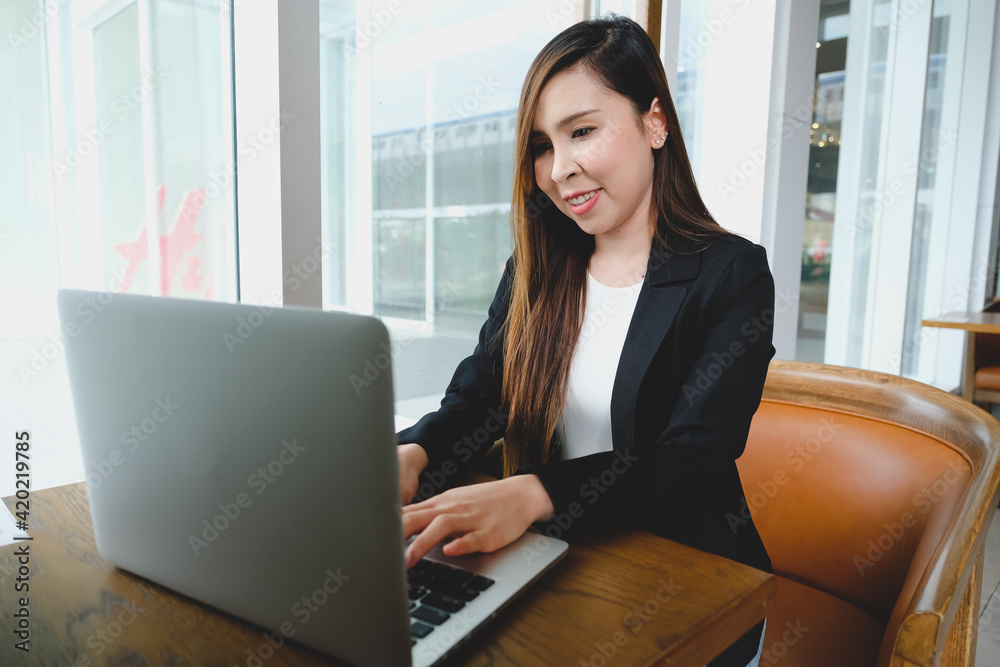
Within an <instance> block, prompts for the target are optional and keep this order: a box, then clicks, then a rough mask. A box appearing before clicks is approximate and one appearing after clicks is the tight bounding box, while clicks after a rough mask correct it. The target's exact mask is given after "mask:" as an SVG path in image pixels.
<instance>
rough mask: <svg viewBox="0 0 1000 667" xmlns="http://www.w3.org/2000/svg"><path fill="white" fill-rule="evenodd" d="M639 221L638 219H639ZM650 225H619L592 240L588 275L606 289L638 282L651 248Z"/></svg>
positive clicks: (651, 228) (651, 234)
mask: <svg viewBox="0 0 1000 667" xmlns="http://www.w3.org/2000/svg"><path fill="white" fill-rule="evenodd" d="M640 219H641V218H640ZM653 229H654V223H653V222H652V220H651V219H650V221H649V222H648V223H646V224H644V225H643V224H634V225H627V226H626V225H622V226H620V227H618V228H616V229H615V230H614V231H613V232H609V233H607V234H598V235H596V236H595V237H594V254H592V255H591V256H590V267H589V268H590V273H591V275H593V276H594V278H595V279H597V280H598V282H601V283H603V284H605V285H609V286H627V285H634V284H636V283H638V282H640V281H641V280H642V277H643V275H644V274H645V273H646V264H647V263H648V261H649V252H650V249H651V248H652V246H653Z"/></svg>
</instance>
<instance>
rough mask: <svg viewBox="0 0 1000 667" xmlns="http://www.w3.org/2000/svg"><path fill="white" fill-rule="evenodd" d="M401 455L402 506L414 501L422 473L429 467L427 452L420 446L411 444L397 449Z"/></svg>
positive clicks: (400, 485) (400, 489)
mask: <svg viewBox="0 0 1000 667" xmlns="http://www.w3.org/2000/svg"><path fill="white" fill-rule="evenodd" d="M396 453H397V454H398V455H399V495H400V497H401V498H402V500H401V502H402V504H404V505H405V504H406V503H408V502H410V501H411V500H413V496H415V495H417V485H418V484H420V473H422V472H423V471H424V468H426V467H427V452H426V451H425V450H424V448H423V447H421V446H420V445H418V444H416V443H413V442H410V443H407V444H405V445H399V446H398V447H396Z"/></svg>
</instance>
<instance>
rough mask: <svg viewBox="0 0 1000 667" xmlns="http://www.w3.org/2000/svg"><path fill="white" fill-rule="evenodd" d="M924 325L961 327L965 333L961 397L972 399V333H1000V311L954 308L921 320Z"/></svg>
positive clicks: (973, 378) (973, 346)
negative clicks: (990, 311)
mask: <svg viewBox="0 0 1000 667" xmlns="http://www.w3.org/2000/svg"><path fill="white" fill-rule="evenodd" d="M920 324H921V325H923V326H925V327H940V328H943V329H961V330H962V331H965V332H966V335H965V382H964V385H963V387H962V398H964V399H965V400H967V401H970V402H971V401H972V399H973V397H974V396H975V392H976V337H975V335H973V334H977V333H988V334H1000V313H984V312H982V311H964V310H956V311H952V312H950V313H945V314H944V315H938V316H937V317H933V318H930V319H927V320H923V321H922V322H921V323H920Z"/></svg>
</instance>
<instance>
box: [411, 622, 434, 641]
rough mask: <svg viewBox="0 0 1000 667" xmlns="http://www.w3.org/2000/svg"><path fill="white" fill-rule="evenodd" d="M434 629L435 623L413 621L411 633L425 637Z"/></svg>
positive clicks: (418, 636)
mask: <svg viewBox="0 0 1000 667" xmlns="http://www.w3.org/2000/svg"><path fill="white" fill-rule="evenodd" d="M433 631H434V626H433V625H427V624H426V623H421V622H420V621H413V623H412V624H411V625H410V634H411V635H413V636H414V637H417V638H419V639H423V638H424V637H426V636H427V635H429V634H430V633H432V632H433Z"/></svg>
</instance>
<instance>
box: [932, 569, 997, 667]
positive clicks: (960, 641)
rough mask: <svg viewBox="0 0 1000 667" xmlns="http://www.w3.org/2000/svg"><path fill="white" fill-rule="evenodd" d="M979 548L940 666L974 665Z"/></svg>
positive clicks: (980, 574)
mask: <svg viewBox="0 0 1000 667" xmlns="http://www.w3.org/2000/svg"><path fill="white" fill-rule="evenodd" d="M985 551H986V550H985V549H980V551H979V554H978V555H977V556H976V563H975V565H973V567H972V572H971V573H970V574H969V583H968V585H967V586H966V587H965V594H964V595H962V602H961V603H960V604H959V607H958V613H957V614H955V622H954V623H952V625H951V630H950V631H949V632H948V639H947V641H946V642H945V649H944V655H943V656H942V658H943V660H942V661H941V665H942V667H974V665H975V664H976V639H977V637H978V636H979V601H980V594H981V592H982V586H983V557H984V553H985Z"/></svg>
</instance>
